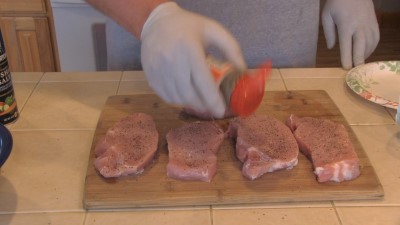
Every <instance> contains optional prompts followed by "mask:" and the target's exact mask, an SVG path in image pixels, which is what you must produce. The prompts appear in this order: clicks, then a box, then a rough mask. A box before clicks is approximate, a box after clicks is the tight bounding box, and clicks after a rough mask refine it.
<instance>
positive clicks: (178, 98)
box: [141, 2, 246, 118]
mask: <svg viewBox="0 0 400 225" xmlns="http://www.w3.org/2000/svg"><path fill="white" fill-rule="evenodd" d="M141 40H142V47H141V60H142V66H143V70H144V72H145V74H146V76H147V80H148V82H149V84H150V86H151V87H152V88H153V89H154V90H155V91H156V93H157V94H158V95H159V96H160V97H161V98H162V99H164V100H165V101H166V102H168V103H172V104H179V105H184V106H185V107H189V108H191V109H194V110H196V111H198V112H209V113H211V114H212V115H213V116H214V117H215V118H221V117H223V115H224V113H225V109H226V105H225V101H224V98H223V96H222V94H221V93H220V91H219V87H218V85H217V84H216V83H215V81H214V78H213V76H212V74H211V72H210V69H209V67H208V66H207V63H206V52H205V50H206V48H207V47H209V46H215V47H217V48H219V49H220V50H221V52H223V53H224V54H225V56H226V58H227V60H228V61H230V62H231V63H233V64H234V65H236V66H238V67H239V68H243V69H244V68H245V67H246V66H245V63H244V59H243V56H242V53H241V49H240V47H239V44H238V43H237V41H236V39H235V38H234V37H233V36H232V35H231V34H230V33H229V32H228V31H227V30H226V29H225V28H223V26H222V25H220V24H219V23H217V22H216V21H214V20H211V19H209V18H206V17H204V16H201V15H198V14H195V13H192V12H189V11H187V10H184V9H182V8H180V7H179V6H178V5H177V4H176V3H175V2H168V3H164V4H161V5H159V6H158V7H157V8H155V9H154V10H153V11H152V12H151V14H150V16H149V18H148V19H147V21H146V23H145V25H144V27H143V30H142V34H141Z"/></svg>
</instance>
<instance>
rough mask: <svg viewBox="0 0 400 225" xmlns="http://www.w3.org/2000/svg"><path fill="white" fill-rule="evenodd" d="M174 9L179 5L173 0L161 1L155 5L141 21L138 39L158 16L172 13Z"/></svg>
mask: <svg viewBox="0 0 400 225" xmlns="http://www.w3.org/2000/svg"><path fill="white" fill-rule="evenodd" d="M176 9H179V6H178V5H177V4H176V3H175V2H174V1H169V0H168V1H163V2H161V3H160V4H158V5H156V6H155V7H154V8H153V9H152V10H151V12H150V13H149V14H148V16H147V18H146V20H145V21H144V23H143V26H142V29H141V31H140V33H139V34H140V36H139V37H140V39H142V38H143V35H144V33H146V30H147V29H148V28H149V27H150V26H151V24H152V23H153V22H154V21H156V20H157V19H158V18H159V17H163V16H165V15H167V14H169V13H172V12H173V11H175V10H176Z"/></svg>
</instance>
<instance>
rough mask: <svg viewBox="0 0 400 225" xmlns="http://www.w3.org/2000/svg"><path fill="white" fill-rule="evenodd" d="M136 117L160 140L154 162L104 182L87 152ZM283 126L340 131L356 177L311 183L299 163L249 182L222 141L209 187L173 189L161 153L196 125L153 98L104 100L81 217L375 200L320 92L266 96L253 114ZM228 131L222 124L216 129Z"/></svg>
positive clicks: (371, 182)
mask: <svg viewBox="0 0 400 225" xmlns="http://www.w3.org/2000/svg"><path fill="white" fill-rule="evenodd" d="M135 112H144V113H147V114H149V115H151V116H152V117H153V118H154V120H155V123H156V125H157V129H158V132H159V134H160V135H159V137H160V138H159V147H158V153H157V155H156V157H155V160H154V162H153V163H152V164H151V165H150V166H149V167H148V168H147V169H146V170H145V172H144V173H143V174H141V175H139V176H126V177H121V178H112V179H105V178H103V177H102V176H101V175H99V173H97V171H96V170H95V168H94V166H93V162H94V160H95V154H94V147H95V145H96V143H97V141H98V140H99V138H100V137H102V136H103V135H104V134H105V132H106V131H107V129H108V128H110V127H111V126H112V125H113V124H114V123H115V122H117V121H118V120H120V119H121V118H123V117H124V116H127V115H129V114H131V113H135ZM256 113H258V114H270V115H272V116H274V117H276V118H278V119H279V120H281V121H284V120H285V119H286V118H287V117H288V116H289V115H290V114H292V113H293V114H296V115H298V116H312V117H318V118H327V119H331V120H333V121H336V122H339V123H342V124H344V125H345V127H346V128H347V130H348V132H349V134H350V138H351V140H352V142H353V144H354V146H355V149H356V151H357V154H358V156H359V157H360V160H361V165H362V168H361V176H360V177H359V178H358V179H356V180H353V181H348V182H343V183H340V184H338V183H322V184H321V183H318V182H317V181H316V179H315V176H314V174H313V172H312V166H311V163H310V162H309V161H308V160H307V159H306V158H305V157H304V156H303V155H302V154H300V156H299V164H298V165H297V166H296V167H294V168H293V169H292V170H281V171H277V172H274V173H269V174H265V175H264V176H262V177H261V178H260V179H257V180H254V181H249V180H247V179H246V178H244V177H243V176H242V174H241V163H240V162H239V161H238V160H237V159H236V157H235V152H234V146H235V144H234V142H233V141H232V140H229V139H226V140H225V141H224V142H223V144H222V146H221V148H220V150H219V153H218V170H217V174H216V175H215V176H214V178H213V180H212V181H211V182H210V183H206V182H201V181H179V180H174V179H171V178H168V177H167V176H166V164H167V162H168V149H167V143H166V140H165V135H166V133H167V132H168V131H169V130H170V129H171V128H176V127H179V126H181V125H183V124H184V123H185V122H192V121H196V120H198V119H196V118H194V117H191V116H188V115H186V114H185V113H183V112H182V111H181V109H180V108H176V107H172V106H169V105H167V104H165V103H164V102H163V101H161V100H160V99H159V98H158V97H157V96H156V95H153V94H145V95H125V96H123V95H117V96H111V97H109V98H108V100H107V102H106V103H105V106H104V109H103V111H102V113H101V115H100V118H99V121H98V125H97V128H96V131H95V134H94V138H93V144H92V148H91V151H90V157H89V163H88V168H87V175H86V180H85V187H84V199H83V203H84V207H85V208H87V209H111V208H142V207H159V206H200V205H223V204H244V203H270V202H298V201H321V200H350V199H379V198H382V197H383V189H382V185H381V184H380V182H379V179H378V177H377V175H376V173H375V171H374V168H373V167H372V165H371V163H370V161H369V159H368V157H367V155H366V153H365V152H364V150H363V148H362V146H361V144H360V143H359V141H358V140H357V137H356V136H355V134H354V132H353V131H352V129H351V127H350V126H349V125H348V123H347V121H346V120H345V118H344V117H343V115H342V114H341V112H340V111H339V109H338V108H337V106H336V105H335V104H334V102H333V101H332V100H331V98H330V97H329V95H328V94H327V93H326V92H325V91H293V92H284V91H271V92H265V97H264V99H263V102H262V104H261V106H260V108H259V109H258V111H257V112H256ZM216 122H217V123H219V124H220V125H221V126H222V127H223V128H225V129H226V128H227V125H228V122H229V120H228V119H225V120H218V121H216Z"/></svg>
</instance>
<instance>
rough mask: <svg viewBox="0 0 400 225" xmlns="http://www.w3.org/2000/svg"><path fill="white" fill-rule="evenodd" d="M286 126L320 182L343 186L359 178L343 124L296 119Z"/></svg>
mask: <svg viewBox="0 0 400 225" xmlns="http://www.w3.org/2000/svg"><path fill="white" fill-rule="evenodd" d="M286 124H287V125H288V126H289V127H290V129H291V130H292V131H293V133H294V136H295V138H296V140H297V142H298V144H299V147H300V151H301V152H302V153H303V154H304V155H305V156H307V157H308V158H309V159H310V160H311V162H312V164H313V167H314V173H315V174H316V175H317V179H318V181H319V182H326V181H335V182H342V181H345V180H353V179H355V178H357V177H358V176H359V175H360V163H359V159H358V156H357V153H356V152H355V150H354V147H353V145H352V143H351V141H350V138H349V135H348V133H347V131H346V129H345V127H344V126H343V125H342V124H338V123H334V122H333V121H330V120H327V119H317V118H312V117H302V118H299V117H297V116H295V115H291V116H290V117H289V118H288V119H287V121H286Z"/></svg>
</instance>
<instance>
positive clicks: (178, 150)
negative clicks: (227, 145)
mask: <svg viewBox="0 0 400 225" xmlns="http://www.w3.org/2000/svg"><path fill="white" fill-rule="evenodd" d="M224 137H225V134H224V132H223V130H222V129H221V128H220V127H219V126H218V125H216V124H215V123H213V122H194V123H187V124H185V125H183V126H182V127H179V128H176V129H172V130H170V131H169V132H168V134H167V142H168V155H169V162H168V164H167V176H168V177H171V178H174V179H179V180H200V181H206V182H210V181H211V179H212V177H213V176H214V174H215V173H216V171H217V152H218V149H219V147H220V145H221V144H222V142H223V140H224Z"/></svg>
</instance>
